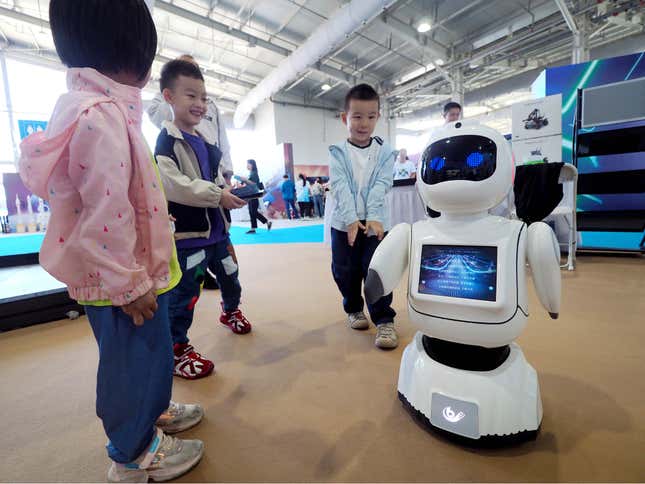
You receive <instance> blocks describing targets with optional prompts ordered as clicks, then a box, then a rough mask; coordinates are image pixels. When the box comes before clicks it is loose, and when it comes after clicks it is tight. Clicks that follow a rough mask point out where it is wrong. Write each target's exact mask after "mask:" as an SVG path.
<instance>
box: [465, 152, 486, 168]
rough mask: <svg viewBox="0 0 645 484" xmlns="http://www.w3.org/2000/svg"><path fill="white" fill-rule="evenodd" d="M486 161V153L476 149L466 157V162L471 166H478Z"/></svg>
mask: <svg viewBox="0 0 645 484" xmlns="http://www.w3.org/2000/svg"><path fill="white" fill-rule="evenodd" d="M483 162H484V155H482V154H481V153H479V152H477V151H475V152H473V153H471V154H469V155H468V157H467V158H466V164H467V165H468V166H469V167H471V168H477V167H478V166H480V165H481V164H482V163H483Z"/></svg>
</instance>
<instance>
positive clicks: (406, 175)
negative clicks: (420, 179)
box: [394, 149, 417, 180]
mask: <svg viewBox="0 0 645 484" xmlns="http://www.w3.org/2000/svg"><path fill="white" fill-rule="evenodd" d="M416 177H417V167H416V166H415V164H414V163H413V162H411V161H410V158H408V152H407V151H406V150H405V149H402V150H401V151H399V161H398V162H397V163H394V179H395V180H409V179H410V178H412V179H415V178H416Z"/></svg>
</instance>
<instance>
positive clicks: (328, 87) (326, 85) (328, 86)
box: [321, 83, 331, 91]
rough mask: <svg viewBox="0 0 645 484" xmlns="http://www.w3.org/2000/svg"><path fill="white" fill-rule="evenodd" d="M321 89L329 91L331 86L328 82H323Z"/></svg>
mask: <svg viewBox="0 0 645 484" xmlns="http://www.w3.org/2000/svg"><path fill="white" fill-rule="evenodd" d="M321 89H322V90H323V91H329V90H330V89H331V86H330V85H329V84H327V83H325V84H323V85H322V87H321Z"/></svg>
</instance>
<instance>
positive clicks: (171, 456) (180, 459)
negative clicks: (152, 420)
mask: <svg viewBox="0 0 645 484" xmlns="http://www.w3.org/2000/svg"><path fill="white" fill-rule="evenodd" d="M203 455H204V443H203V442H202V441H201V440H181V439H178V438H176V437H171V436H170V435H166V434H164V433H163V432H162V431H161V430H159V429H157V434H156V435H155V437H154V438H153V439H152V443H151V444H150V447H149V448H148V450H146V451H145V452H144V453H143V454H142V455H141V456H139V458H138V459H137V460H135V461H134V462H130V463H129V464H118V463H116V462H112V465H111V466H110V469H109V470H108V478H107V480H108V482H148V480H149V479H151V480H153V481H155V482H164V481H170V480H172V479H175V478H177V477H179V476H181V475H182V474H185V473H186V472H188V471H189V470H191V469H192V468H193V467H195V466H196V465H197V463H198V462H199V461H200V459H201V458H202V456H203Z"/></svg>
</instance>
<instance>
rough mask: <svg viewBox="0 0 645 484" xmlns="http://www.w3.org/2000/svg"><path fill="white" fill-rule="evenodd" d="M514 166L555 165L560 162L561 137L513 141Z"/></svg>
mask: <svg viewBox="0 0 645 484" xmlns="http://www.w3.org/2000/svg"><path fill="white" fill-rule="evenodd" d="M513 156H514V157H515V164H516V165H526V164H533V163H557V162H560V161H562V137H561V136H560V135H555V136H547V137H545V138H532V139H524V140H517V141H513Z"/></svg>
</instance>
